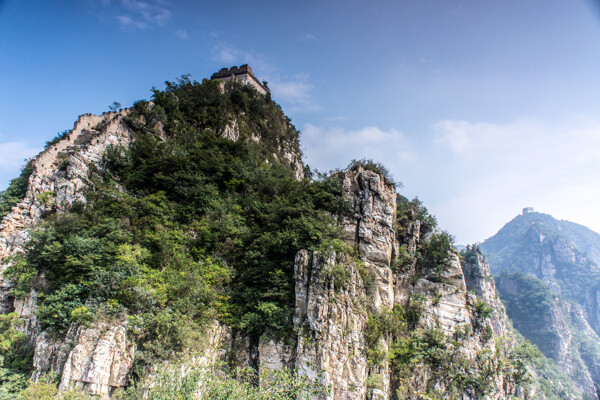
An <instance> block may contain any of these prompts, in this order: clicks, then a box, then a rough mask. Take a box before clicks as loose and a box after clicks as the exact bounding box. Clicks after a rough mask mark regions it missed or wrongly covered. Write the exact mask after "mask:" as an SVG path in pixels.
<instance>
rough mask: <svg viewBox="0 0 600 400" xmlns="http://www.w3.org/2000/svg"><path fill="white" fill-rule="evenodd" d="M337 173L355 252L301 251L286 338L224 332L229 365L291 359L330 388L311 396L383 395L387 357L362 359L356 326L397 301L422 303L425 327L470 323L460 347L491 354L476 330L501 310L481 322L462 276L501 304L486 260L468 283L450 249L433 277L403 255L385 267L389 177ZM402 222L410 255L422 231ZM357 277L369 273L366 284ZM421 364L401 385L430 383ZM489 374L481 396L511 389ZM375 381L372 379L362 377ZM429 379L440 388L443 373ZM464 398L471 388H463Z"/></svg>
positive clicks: (347, 399) (390, 227) (389, 377)
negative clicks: (402, 263)
mask: <svg viewBox="0 0 600 400" xmlns="http://www.w3.org/2000/svg"><path fill="white" fill-rule="evenodd" d="M340 180H341V182H342V183H343V186H344V188H345V189H346V191H347V196H348V200H349V202H350V204H351V205H352V210H353V214H352V215H350V216H348V217H346V219H345V224H344V228H345V232H346V240H347V242H348V243H349V244H350V245H351V246H355V247H356V248H357V249H358V253H359V256H360V257H359V258H360V261H357V260H354V259H352V258H350V257H349V256H347V255H344V254H336V253H332V254H329V255H324V254H319V253H314V252H310V251H306V250H302V251H300V252H299V253H298V254H297V256H296V260H295V267H294V268H295V271H294V277H295V282H296V286H295V292H296V304H295V314H294V332H295V334H294V335H293V336H292V337H290V338H287V339H286V340H280V339H275V338H272V337H269V336H268V335H264V336H263V337H261V338H260V340H259V342H258V344H252V340H251V339H250V338H244V337H243V335H242V337H239V336H238V338H237V339H233V336H229V337H228V338H227V339H226V342H225V343H223V344H222V346H223V347H224V348H230V349H234V348H235V349H236V350H235V354H236V356H238V359H237V360H236V365H244V363H246V364H245V365H256V366H257V368H258V370H259V371H261V370H263V369H267V368H270V369H280V368H283V367H287V368H295V369H297V370H298V371H299V373H301V374H303V375H306V376H308V377H309V378H310V379H314V380H317V381H319V382H321V383H322V384H323V385H325V386H330V387H331V392H330V394H329V396H325V395H321V396H315V397H314V399H315V400H325V399H331V400H363V399H388V398H390V396H392V394H393V393H394V391H395V390H396V386H395V385H396V384H395V383H394V382H395V379H394V372H393V371H392V369H391V368H390V366H389V365H387V363H386V362H383V363H381V364H378V365H371V364H369V361H368V348H367V342H366V338H365V331H366V324H367V321H368V319H369V316H370V315H373V314H374V313H375V314H376V313H379V312H385V311H387V310H391V309H392V308H393V307H394V305H396V304H398V305H400V306H402V307H403V308H404V309H409V308H410V307H411V306H417V305H418V307H421V315H422V316H421V319H420V322H419V327H421V328H424V329H427V328H433V327H440V328H441V329H442V330H443V331H444V332H445V333H446V334H447V335H453V334H454V333H455V332H456V330H457V329H459V328H468V329H471V327H475V328H473V329H475V331H474V332H471V333H470V334H467V336H466V337H465V338H464V339H462V340H463V346H462V348H461V354H463V355H464V356H465V357H467V359H475V358H476V357H477V354H478V353H479V352H480V351H482V350H486V351H488V352H491V353H492V354H493V352H494V351H495V347H494V341H493V340H491V339H490V338H487V339H483V338H482V336H481V335H482V334H481V332H482V331H483V330H485V329H484V328H485V327H486V326H489V328H490V330H494V332H496V331H498V333H501V332H504V329H505V326H504V325H503V323H504V318H505V316H504V314H503V313H504V310H503V309H499V311H498V312H499V313H501V316H498V317H497V318H496V319H497V321H498V322H497V323H498V327H495V326H493V325H492V322H491V321H485V322H481V321H479V320H478V319H477V316H476V315H475V314H474V311H473V310H474V308H475V302H476V296H475V295H474V294H471V293H468V292H467V287H468V286H469V285H470V287H471V288H477V292H479V293H480V294H479V296H480V297H481V298H485V299H486V300H488V302H489V304H490V305H491V306H494V305H496V304H500V302H499V300H498V299H497V296H496V290H495V286H494V281H493V279H492V278H491V276H490V274H489V267H488V266H487V262H486V261H485V259H484V258H482V259H481V260H480V264H481V265H478V266H477V268H479V269H478V270H477V271H476V272H474V273H473V274H472V277H471V278H470V279H469V280H467V282H465V277H464V275H463V269H462V267H461V263H460V260H459V258H458V255H457V254H456V253H454V254H453V255H452V261H451V263H450V265H449V267H448V268H446V269H445V270H444V271H443V272H442V274H441V275H442V276H439V275H438V274H436V275H435V278H436V279H435V281H434V280H429V279H428V275H427V272H426V271H421V272H422V273H423V274H422V277H420V278H419V277H418V276H417V272H415V271H414V268H415V263H416V261H413V262H411V266H410V267H409V271H408V273H406V272H404V273H398V272H394V271H393V270H392V268H391V264H392V260H393V259H394V257H395V256H396V254H397V251H398V246H399V243H398V242H397V239H396V233H395V231H394V221H395V218H396V192H395V189H394V187H393V185H391V184H389V183H387V182H385V180H384V179H383V177H382V176H380V175H379V174H377V173H375V172H373V171H369V170H364V169H362V168H356V169H355V170H351V171H348V172H346V173H344V174H343V176H340ZM409 225H410V226H407V227H405V232H408V235H407V238H406V243H403V245H405V246H406V248H408V250H409V251H410V252H411V254H414V253H415V251H416V247H417V245H418V244H419V242H420V241H421V240H424V239H423V238H422V235H421V230H420V224H419V223H418V221H416V222H411V223H410V224H409ZM357 262H360V263H361V264H362V267H361V266H359V265H358V264H357ZM334 266H342V267H343V268H344V269H345V270H346V271H347V273H348V277H349V279H348V281H347V283H346V284H344V285H343V286H342V287H339V286H338V287H336V282H335V279H334V278H333V277H332V274H331V270H332V268H333V267H334ZM361 268H362V269H361ZM472 268H475V266H472ZM366 277H370V280H372V282H371V283H369V284H367V282H365V281H364V279H365V278H366ZM415 277H416V278H417V279H415ZM413 303H414V304H413ZM478 321H479V322H478ZM478 324H483V325H478ZM390 340H391V339H389V338H388V339H385V338H384V339H382V340H381V341H380V343H379V345H380V346H381V349H383V351H389V349H390V347H391V342H390ZM430 372H431V371H428V370H426V369H425V370H422V371H415V372H414V374H415V375H414V377H413V379H412V380H411V382H410V385H411V386H412V387H413V388H414V389H415V390H416V391H418V390H425V389H426V388H427V387H428V385H432V382H431V373H430ZM493 379H495V381H494V385H495V388H496V389H495V391H494V392H493V394H492V395H491V396H490V397H489V398H494V399H507V398H509V396H510V394H515V393H516V391H517V390H518V389H517V388H515V387H514V385H511V384H510V382H508V381H506V382H505V381H503V378H502V376H497V377H495V378H493ZM375 381H376V382H377V384H373V383H369V382H375ZM433 384H434V385H435V386H436V387H438V388H439V389H440V390H443V382H441V381H440V382H434V383H433ZM464 398H465V399H467V398H474V397H469V395H468V394H465V397H464Z"/></svg>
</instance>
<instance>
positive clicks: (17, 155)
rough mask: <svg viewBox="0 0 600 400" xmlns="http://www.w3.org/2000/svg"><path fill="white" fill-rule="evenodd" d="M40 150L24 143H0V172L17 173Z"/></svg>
mask: <svg viewBox="0 0 600 400" xmlns="http://www.w3.org/2000/svg"><path fill="white" fill-rule="evenodd" d="M39 151H40V149H39V148H37V147H33V146H30V145H28V144H27V143H24V142H4V143H0V172H12V171H18V170H19V168H21V167H22V166H23V165H24V164H25V161H24V160H25V159H29V158H31V157H32V156H33V155H35V154H37V153H39Z"/></svg>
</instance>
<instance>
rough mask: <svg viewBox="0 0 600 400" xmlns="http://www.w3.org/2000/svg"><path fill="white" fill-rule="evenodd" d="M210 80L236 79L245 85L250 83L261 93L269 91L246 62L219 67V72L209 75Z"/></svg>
mask: <svg viewBox="0 0 600 400" xmlns="http://www.w3.org/2000/svg"><path fill="white" fill-rule="evenodd" d="M210 79H211V80H215V79H218V80H220V81H230V80H233V81H237V82H240V83H243V84H245V85H250V86H252V87H254V88H255V89H256V90H258V92H259V93H261V94H264V95H266V94H268V93H270V91H269V88H268V87H266V86H265V85H263V84H262V83H261V82H260V81H259V80H258V79H257V78H256V76H254V73H253V72H252V68H250V66H249V65H248V64H244V65H242V66H240V67H236V66H233V67H231V68H221V70H220V71H219V72H215V73H214V74H212V76H211V77H210Z"/></svg>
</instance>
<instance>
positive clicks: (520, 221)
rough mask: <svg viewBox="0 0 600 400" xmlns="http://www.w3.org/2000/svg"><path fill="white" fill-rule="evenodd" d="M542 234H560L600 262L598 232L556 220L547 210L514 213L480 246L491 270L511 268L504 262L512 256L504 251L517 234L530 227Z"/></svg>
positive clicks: (521, 234)
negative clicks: (514, 215)
mask: <svg viewBox="0 0 600 400" xmlns="http://www.w3.org/2000/svg"><path fill="white" fill-rule="evenodd" d="M534 226H536V227H537V228H538V230H539V233H542V234H544V235H545V236H550V237H556V236H560V237H563V238H565V239H567V240H568V241H569V242H570V243H572V244H573V245H574V246H575V248H576V249H577V250H579V251H580V252H581V253H583V254H585V256H586V257H587V258H589V260H590V261H593V262H594V263H596V264H599V265H600V234H599V233H596V232H594V231H592V230H591V229H589V228H587V227H585V226H583V225H580V224H577V223H574V222H570V221H566V220H557V219H555V218H554V217H553V216H551V215H550V214H544V213H540V212H530V213H526V214H522V215H517V216H516V217H515V218H513V219H512V220H511V221H510V222H508V223H506V225H504V227H502V229H500V230H499V231H498V233H496V234H495V235H494V236H492V237H490V238H489V239H487V240H485V241H484V242H483V243H482V244H481V248H482V249H483V250H484V252H485V253H486V254H487V255H488V257H489V258H490V263H491V264H492V273H494V274H495V273H498V272H500V271H501V270H506V269H511V268H510V267H509V266H508V265H506V262H507V261H508V260H510V259H511V258H512V257H510V256H508V255H507V254H506V252H507V251H510V250H511V248H512V246H514V244H515V241H516V240H517V239H518V238H522V237H524V235H526V233H527V232H528V231H530V230H531V229H532V227H534Z"/></svg>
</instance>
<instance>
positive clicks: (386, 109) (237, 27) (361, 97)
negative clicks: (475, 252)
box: [0, 0, 600, 243]
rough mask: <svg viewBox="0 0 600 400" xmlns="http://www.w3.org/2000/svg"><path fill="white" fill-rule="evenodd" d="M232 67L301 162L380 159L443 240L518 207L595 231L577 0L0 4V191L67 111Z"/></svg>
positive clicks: (595, 110)
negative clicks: (268, 103)
mask: <svg viewBox="0 0 600 400" xmlns="http://www.w3.org/2000/svg"><path fill="white" fill-rule="evenodd" d="M244 63H249V64H250V65H251V66H252V68H253V69H254V72H255V74H256V75H257V77H258V78H259V79H260V80H267V81H268V82H269V86H270V88H271V90H272V92H273V98H274V99H275V100H276V101H277V102H279V103H280V104H281V105H282V106H283V109H284V111H285V112H286V113H287V114H288V115H289V116H290V117H291V118H292V120H293V122H294V124H295V125H296V127H297V128H298V129H300V130H301V131H302V136H301V144H302V147H303V151H304V159H305V162H307V163H308V164H309V165H310V166H311V167H313V168H318V169H320V170H328V169H332V168H338V167H345V166H346V165H347V164H348V162H349V161H350V160H351V159H353V158H363V157H368V158H373V159H375V160H377V161H380V162H382V163H384V164H385V165H387V166H388V167H389V169H390V170H391V172H392V174H393V175H394V177H395V179H396V180H397V181H401V182H403V183H404V188H403V189H402V191H401V193H403V194H404V195H405V196H407V197H414V196H419V198H420V199H421V200H422V201H423V202H424V203H425V205H426V206H427V207H428V208H429V210H430V211H431V212H432V213H433V214H434V215H436V216H437V217H438V220H439V222H440V225H441V227H442V228H443V229H446V230H448V231H449V232H450V233H452V234H454V235H455V237H456V239H457V242H458V243H470V242H475V241H481V240H484V239H486V238H487V237H489V236H491V235H493V234H494V233H495V232H496V231H497V230H498V229H499V228H500V227H501V226H502V225H503V224H504V223H505V222H507V221H508V220H510V219H511V218H512V217H514V216H515V215H516V214H517V213H519V212H520V210H521V208H523V207H526V206H532V207H534V208H535V209H536V210H538V211H542V212H546V213H550V214H552V215H553V216H555V217H557V218H561V219H568V220H571V221H574V222H578V223H582V224H584V225H587V226H589V227H590V228H592V229H594V230H596V231H600V207H599V205H600V113H599V110H600V79H599V78H598V76H599V75H600V72H599V71H600V7H598V5H597V4H596V3H595V2H592V1H591V0H470V1H458V0H435V1H433V0H410V1H404V0H393V1H376V0H375V1H369V2H367V1H351V0H350V1H341V0H339V1H328V0H315V1H312V0H302V1H300V0H295V1H293V0H271V1H258V0H256V1H247V0H246V1H235V0H229V1H210V2H209V1H175V0H71V1H60V0H53V1H47V0H45V1H44V0H39V1H33V0H32V1H25V0H14V1H10V0H4V1H3V0H0V90H1V91H2V93H1V95H0V188H4V187H6V186H7V185H8V182H9V180H10V179H11V178H13V177H15V176H16V175H17V174H18V172H19V169H20V168H21V167H22V166H23V164H24V163H23V160H24V159H25V158H28V157H31V156H33V155H34V154H36V153H37V152H39V151H40V150H41V148H42V147H43V144H44V143H45V142H46V141H47V140H49V139H51V138H52V137H53V136H54V135H55V134H56V133H57V132H60V131H63V130H65V129H70V128H72V126H73V122H74V121H75V120H76V119H77V116H78V115H79V114H83V113H87V112H92V113H101V112H103V111H106V110H107V109H108V105H109V104H111V103H112V102H113V101H118V102H120V103H122V104H123V106H129V105H131V104H132V103H133V102H134V101H135V100H138V99H142V98H148V97H149V96H150V89H151V88H152V87H153V86H156V87H158V88H163V87H164V81H165V80H173V79H175V78H176V77H178V76H180V75H182V74H186V73H189V74H191V77H192V79H196V80H201V79H202V78H206V77H209V76H210V75H211V74H212V73H213V72H215V71H217V70H218V69H220V68H222V67H226V66H231V65H240V64H244Z"/></svg>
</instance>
